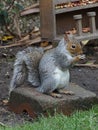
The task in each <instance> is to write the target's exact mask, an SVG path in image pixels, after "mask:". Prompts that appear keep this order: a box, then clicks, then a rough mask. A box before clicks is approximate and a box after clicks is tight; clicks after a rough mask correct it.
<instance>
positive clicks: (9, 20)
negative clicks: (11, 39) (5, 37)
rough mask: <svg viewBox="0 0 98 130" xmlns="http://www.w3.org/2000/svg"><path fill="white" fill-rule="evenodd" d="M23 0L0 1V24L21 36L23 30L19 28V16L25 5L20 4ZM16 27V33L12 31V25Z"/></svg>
mask: <svg viewBox="0 0 98 130" xmlns="http://www.w3.org/2000/svg"><path fill="white" fill-rule="evenodd" d="M20 2H21V0H20V1H19V0H3V1H2V2H0V26H1V29H2V30H3V29H4V27H5V29H6V30H7V31H9V32H10V33H11V34H12V35H17V36H18V37H19V38H20V37H21V32H20V29H19V18H20V11H21V10H23V6H22V5H21V4H20ZM12 25H13V26H14V28H15V29H16V32H17V33H16V34H13V33H12V32H11V31H10V28H11V26H12Z"/></svg>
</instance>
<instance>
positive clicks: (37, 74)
mask: <svg viewBox="0 0 98 130" xmlns="http://www.w3.org/2000/svg"><path fill="white" fill-rule="evenodd" d="M84 58H85V56H84V55H83V51H82V46H81V44H80V43H79V42H77V41H76V40H75V39H74V38H71V39H70V38H68V36H67V35H65V36H64V38H63V39H61V41H60V42H59V43H58V45H57V47H55V48H53V49H50V50H49V51H47V52H45V53H44V49H43V48H41V47H28V48H26V49H25V50H23V51H20V52H18V53H17V55H16V61H15V63H14V71H13V77H12V80H11V83H10V88H9V92H11V91H12V90H13V89H14V88H16V87H19V86H20V85H21V84H23V82H24V80H26V79H27V80H28V82H29V83H30V84H31V85H32V86H35V87H36V90H37V91H39V92H41V93H45V94H49V95H51V96H53V97H61V96H62V95H61V93H65V94H73V93H72V92H71V91H66V90H65V89H66V86H68V85H69V80H70V73H69V68H70V67H71V66H72V65H73V64H74V63H76V62H78V61H79V60H81V59H84ZM55 90H56V91H57V92H58V93H55V92H54V91H55Z"/></svg>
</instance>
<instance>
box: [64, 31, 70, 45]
mask: <svg viewBox="0 0 98 130" xmlns="http://www.w3.org/2000/svg"><path fill="white" fill-rule="evenodd" d="M64 40H65V41H66V42H67V43H68V42H69V41H70V40H69V38H68V35H67V34H66V33H65V35H64Z"/></svg>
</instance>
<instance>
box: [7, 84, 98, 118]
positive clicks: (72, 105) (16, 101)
mask: <svg viewBox="0 0 98 130" xmlns="http://www.w3.org/2000/svg"><path fill="white" fill-rule="evenodd" d="M67 90H71V91H73V92H74V93H75V95H63V98H53V97H51V96H49V95H45V94H42V93H39V92H37V91H36V90H35V89H34V88H32V87H29V86H26V87H25V86H21V87H19V88H16V89H15V90H14V91H12V93H11V95H10V98H9V109H10V110H12V111H14V112H15V113H22V112H23V111H27V112H28V114H29V115H30V116H32V117H33V118H35V117H37V116H38V115H40V114H44V115H47V113H50V114H54V113H55V112H57V113H60V112H62V113H63V114H65V115H70V114H71V113H73V111H75V110H84V109H88V108H90V107H91V106H92V105H93V104H96V103H98V98H97V96H96V94H95V93H93V92H90V91H88V90H85V89H83V88H82V87H80V86H78V85H74V84H71V85H70V86H69V87H68V88H67Z"/></svg>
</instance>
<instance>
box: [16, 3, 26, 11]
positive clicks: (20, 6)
mask: <svg viewBox="0 0 98 130" xmlns="http://www.w3.org/2000/svg"><path fill="white" fill-rule="evenodd" d="M15 6H16V8H18V9H19V10H23V9H24V7H23V6H22V5H20V4H18V3H17V4H15Z"/></svg>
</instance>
